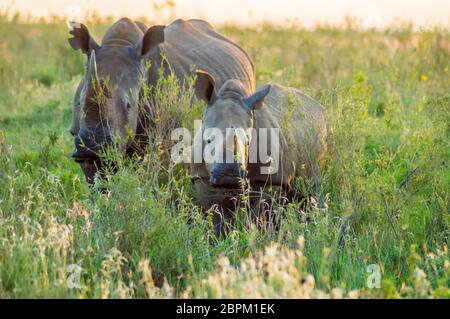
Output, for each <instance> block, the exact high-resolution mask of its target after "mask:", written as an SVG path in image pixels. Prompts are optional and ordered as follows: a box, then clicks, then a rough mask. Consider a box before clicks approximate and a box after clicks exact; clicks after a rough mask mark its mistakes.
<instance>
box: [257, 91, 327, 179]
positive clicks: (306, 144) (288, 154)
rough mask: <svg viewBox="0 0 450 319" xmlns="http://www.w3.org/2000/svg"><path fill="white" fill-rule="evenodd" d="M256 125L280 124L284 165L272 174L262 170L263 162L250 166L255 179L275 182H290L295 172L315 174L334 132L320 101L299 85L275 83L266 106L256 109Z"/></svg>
mask: <svg viewBox="0 0 450 319" xmlns="http://www.w3.org/2000/svg"><path fill="white" fill-rule="evenodd" d="M255 128H257V129H258V128H280V157H279V158H280V165H279V169H278V172H277V173H275V174H273V175H271V176H269V175H261V174H260V173H259V172H260V167H261V166H262V165H261V164H257V165H253V167H251V168H250V167H249V170H251V171H250V176H251V179H252V180H253V181H257V182H266V181H267V180H268V179H269V178H270V181H271V182H272V184H279V185H284V184H285V185H289V184H290V183H291V181H292V179H293V177H294V176H304V177H308V178H314V177H315V175H316V173H317V169H318V163H319V162H320V160H321V158H322V157H323V155H324V153H325V152H326V151H327V144H328V136H329V134H330V132H329V128H328V125H327V123H326V120H325V116H324V112H323V108H322V106H321V105H320V104H319V103H318V102H317V101H315V100H314V99H312V98H311V97H309V96H308V95H306V94H304V93H302V92H301V91H300V90H298V89H295V88H289V87H283V86H280V85H277V84H272V86H271V90H270V92H269V94H268V95H267V96H266V98H265V100H264V105H263V107H262V108H261V109H260V110H257V111H255ZM269 145H270V144H269Z"/></svg>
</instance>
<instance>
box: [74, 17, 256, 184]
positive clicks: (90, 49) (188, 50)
mask: <svg viewBox="0 0 450 319" xmlns="http://www.w3.org/2000/svg"><path fill="white" fill-rule="evenodd" d="M71 34H72V35H73V38H71V39H69V42H70V44H71V45H72V47H73V48H74V49H81V50H82V51H83V53H85V54H86V55H87V56H88V63H87V69H86V74H85V77H84V79H83V81H82V82H81V83H80V86H79V87H78V89H77V93H76V95H75V104H74V112H73V123H72V129H71V132H72V134H73V135H74V136H75V146H76V149H75V151H74V153H73V158H74V159H75V161H77V162H79V163H80V165H81V167H82V169H83V171H84V173H85V175H86V178H87V180H88V182H92V181H93V177H94V175H95V173H96V172H97V171H98V169H99V166H100V161H99V156H98V154H99V151H100V150H101V149H102V148H103V147H104V146H107V145H114V146H115V147H117V148H118V149H119V150H120V151H122V152H128V153H130V152H134V151H135V149H136V148H135V147H134V146H135V144H136V143H145V140H142V139H141V138H140V137H141V136H143V135H145V132H146V131H147V129H148V127H147V126H148V125H149V123H151V122H152V121H151V120H152V119H150V118H149V117H150V116H151V114H152V112H151V110H150V109H149V108H150V105H151V103H145V105H144V107H139V105H140V104H142V103H140V102H142V101H140V92H141V90H142V81H140V79H142V77H145V82H146V83H147V84H148V85H149V86H150V88H152V87H153V86H154V85H156V83H157V82H158V80H159V79H160V76H161V72H159V70H160V68H163V69H164V72H163V73H162V74H163V75H164V74H168V73H169V72H173V73H174V74H175V76H176V77H177V78H178V79H180V80H183V79H185V78H186V77H188V76H190V75H192V74H191V72H192V70H194V69H196V68H201V69H204V70H206V71H208V72H209V73H210V74H212V75H213V76H214V77H215V79H216V81H217V83H218V84H219V85H221V84H223V83H225V82H226V81H227V80H229V79H233V78H235V79H238V80H239V81H240V82H241V83H242V85H243V86H244V87H245V88H246V89H247V90H249V91H253V90H254V89H255V71H254V65H253V62H252V61H251V59H250V57H249V56H248V54H247V53H246V52H245V51H244V50H243V49H242V48H240V47H239V46H238V45H237V44H235V43H233V42H231V41H230V40H228V39H226V38H225V37H223V36H222V35H220V34H219V33H217V32H216V31H214V29H213V28H212V27H211V25H209V24H208V23H207V22H205V21H202V20H188V21H184V20H176V21H174V22H173V23H171V24H170V25H168V26H159V25H157V26H153V27H151V28H149V29H148V30H146V27H145V26H144V25H143V24H140V23H135V22H133V21H131V20H130V19H127V18H124V19H121V20H119V21H118V22H116V23H114V24H113V25H112V26H111V27H110V28H109V29H108V30H107V31H106V33H105V35H104V37H103V39H102V43H101V45H98V44H97V43H96V42H95V40H94V39H93V38H92V37H91V35H90V34H89V31H88V29H87V28H86V27H85V26H84V25H81V24H80V25H79V27H78V28H74V29H73V30H72V31H71ZM148 62H150V63H148ZM149 64H150V68H149V69H145V67H146V66H147V65H149ZM183 83H184V85H188V82H187V81H183ZM150 92H151V91H150ZM99 97H100V98H99ZM151 98H152V97H151V96H150V99H151ZM81 115H82V116H81ZM115 136H119V139H116V140H114V141H113V137H115Z"/></svg>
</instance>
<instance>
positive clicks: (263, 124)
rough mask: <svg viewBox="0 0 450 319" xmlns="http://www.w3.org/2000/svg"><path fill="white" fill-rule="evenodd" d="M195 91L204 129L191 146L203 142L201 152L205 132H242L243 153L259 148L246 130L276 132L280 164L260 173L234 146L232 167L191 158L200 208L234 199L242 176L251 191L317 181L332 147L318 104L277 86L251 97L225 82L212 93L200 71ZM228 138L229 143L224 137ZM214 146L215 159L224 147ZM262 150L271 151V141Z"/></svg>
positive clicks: (211, 79) (207, 139) (207, 78)
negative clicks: (203, 108)
mask: <svg viewBox="0 0 450 319" xmlns="http://www.w3.org/2000/svg"><path fill="white" fill-rule="evenodd" d="M195 87H196V93H197V95H198V97H199V98H201V99H203V100H204V101H205V102H206V103H207V105H208V107H207V109H206V112H205V114H204V118H203V128H202V130H200V131H199V132H198V133H197V134H196V137H195V139H194V147H196V145H200V144H198V143H202V139H203V143H202V145H203V146H200V147H203V148H202V149H204V147H205V145H206V143H208V142H209V143H211V137H209V136H208V135H206V134H203V132H204V130H205V129H207V128H213V127H214V128H218V129H219V130H220V131H222V134H223V135H224V136H225V130H226V129H227V128H230V127H234V128H242V129H243V130H244V131H245V132H246V136H245V138H244V142H242V143H246V144H247V145H248V146H249V147H248V149H252V147H255V145H258V144H257V138H256V137H255V136H253V135H252V134H251V131H250V130H249V129H250V128H255V129H256V130H258V129H260V128H266V129H270V128H279V129H280V131H279V132H280V134H279V136H280V138H279V144H278V145H279V156H278V159H279V165H278V171H276V172H275V173H273V174H263V173H261V168H264V167H267V166H268V164H267V163H266V162H261V161H260V158H258V160H257V161H256V162H255V163H249V162H248V158H249V157H248V153H246V148H245V147H239V142H231V143H235V146H236V147H235V155H237V157H238V158H241V159H244V160H241V161H238V160H232V162H231V163H230V162H227V163H218V162H217V161H213V162H212V163H208V164H207V163H205V162H204V161H203V162H202V163H194V158H193V159H192V164H191V174H192V176H197V177H199V178H198V179H197V180H196V182H195V187H196V189H197V194H198V196H199V200H200V202H201V203H202V206H204V207H205V208H209V207H211V206H212V205H214V204H218V203H221V205H222V203H224V202H226V201H227V197H228V198H230V197H233V196H237V195H238V194H239V191H240V190H239V186H240V184H239V182H240V181H242V178H244V177H245V178H247V179H248V180H249V183H250V185H251V186H252V189H257V188H259V189H261V188H262V189H264V187H266V186H280V187H281V188H282V189H284V190H285V191H287V192H288V191H289V190H290V188H291V186H292V181H293V179H294V177H296V176H301V177H304V178H306V179H309V180H314V179H315V178H316V177H317V174H318V164H319V162H320V160H321V159H322V158H323V156H324V154H325V153H326V152H327V150H328V148H329V145H330V143H331V130H330V128H329V126H328V124H327V122H326V120H325V116H324V112H323V108H322V106H321V105H320V104H319V103H318V102H316V101H315V100H313V99H312V98H311V97H309V96H307V95H305V94H303V93H302V92H301V91H300V90H298V89H295V88H290V87H283V86H280V85H277V84H269V85H266V86H263V87H262V88H261V89H260V90H258V91H257V92H255V93H253V94H252V93H251V92H252V91H249V90H247V89H246V88H245V86H243V85H242V83H240V82H239V81H238V80H229V81H227V82H226V83H225V84H224V85H223V86H221V87H220V86H219V87H218V88H219V89H218V90H217V89H216V85H215V79H214V77H213V76H211V75H210V74H208V73H207V72H203V71H200V72H198V77H197V81H196V84H195ZM205 135H206V136H205ZM268 136H269V137H270V134H268ZM227 138H233V139H234V137H233V136H229V135H228V136H227ZM225 140H226V139H225ZM252 143H256V144H252ZM217 144H218V145H214V149H215V154H219V153H218V151H220V150H221V148H225V147H226V143H223V144H220V143H217ZM266 145H268V146H269V147H270V145H271V144H270V138H269V141H268V143H267V144H266ZM218 148H219V149H218ZM256 149H257V148H256ZM223 152H225V150H223ZM268 153H269V154H268V155H271V156H272V157H275V156H276V155H275V154H274V153H273V152H272V150H270V148H269V152H268ZM223 160H224V159H223ZM243 172H244V173H245V174H242V173H243ZM228 208H229V207H228ZM225 215H226V213H225ZM229 217H230V216H227V218H229ZM221 231H223V230H221Z"/></svg>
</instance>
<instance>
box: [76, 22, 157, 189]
mask: <svg viewBox="0 0 450 319" xmlns="http://www.w3.org/2000/svg"><path fill="white" fill-rule="evenodd" d="M143 30H145V26H144V25H143V24H142V23H135V22H133V21H131V20H129V19H126V18H124V19H121V20H119V21H118V22H116V23H115V24H113V25H112V26H111V27H110V28H109V29H108V30H107V32H106V33H105V36H104V37H103V39H102V43H101V45H98V44H97V43H96V42H95V40H94V39H93V38H92V37H91V36H90V34H89V31H88V30H87V28H86V27H85V26H84V25H82V24H80V25H78V27H77V26H75V27H74V28H73V30H72V31H71V34H72V35H73V38H71V39H69V42H70V44H71V46H72V47H73V48H74V49H81V51H82V52H83V53H84V54H86V56H87V68H86V74H85V76H84V78H83V79H82V80H81V82H80V84H79V86H78V88H77V91H76V94H75V98H74V107H73V118H72V125H71V128H70V132H71V134H72V135H73V136H74V144H75V150H74V152H73V154H72V157H73V158H74V160H75V161H76V162H78V163H79V164H80V166H81V168H82V170H83V172H84V174H85V176H86V179H87V181H88V182H90V183H92V182H93V178H94V176H95V174H96V172H97V171H98V169H99V168H100V167H101V161H100V158H99V154H100V151H101V150H102V149H104V148H105V147H108V146H110V145H114V146H115V147H117V148H118V150H119V152H124V151H127V150H128V149H129V148H130V147H131V145H132V141H133V138H134V136H135V134H136V131H137V130H138V115H139V91H140V81H142V79H143V74H144V70H143V68H142V65H141V60H142V57H143V56H144V55H145V53H146V51H144V50H143V49H142V46H143V45H144V40H145V38H144V33H143ZM143 39H144V40H143ZM158 43H159V42H158ZM146 44H147V45H149V44H148V43H146Z"/></svg>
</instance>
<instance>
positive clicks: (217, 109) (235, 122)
mask: <svg viewBox="0 0 450 319" xmlns="http://www.w3.org/2000/svg"><path fill="white" fill-rule="evenodd" d="M269 91H270V85H266V86H264V87H263V88H261V89H260V90H258V91H257V92H255V93H253V94H251V95H250V94H249V93H248V92H247V91H246V90H245V89H244V87H243V85H242V84H241V83H240V82H239V81H237V80H228V81H227V82H225V83H224V84H223V86H222V87H221V88H219V89H218V90H216V88H215V81H214V78H213V77H212V76H211V75H210V74H209V73H207V72H204V71H197V79H196V82H195V93H196V95H197V97H198V98H200V99H202V100H203V101H205V102H206V104H207V108H206V111H205V113H204V116H203V128H202V132H201V138H200V139H199V138H198V137H197V138H196V139H195V141H194V143H202V154H203V162H204V163H205V167H206V170H207V172H208V174H209V182H210V184H211V185H212V186H214V187H222V188H237V187H239V186H240V184H241V182H242V180H243V179H245V178H246V177H247V166H248V159H249V154H248V149H249V145H250V143H251V140H252V128H253V126H254V117H253V111H254V110H256V109H258V108H260V107H261V106H262V104H263V101H264V98H265V97H266V95H267V94H268V93H269ZM194 146H195V145H194Z"/></svg>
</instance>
